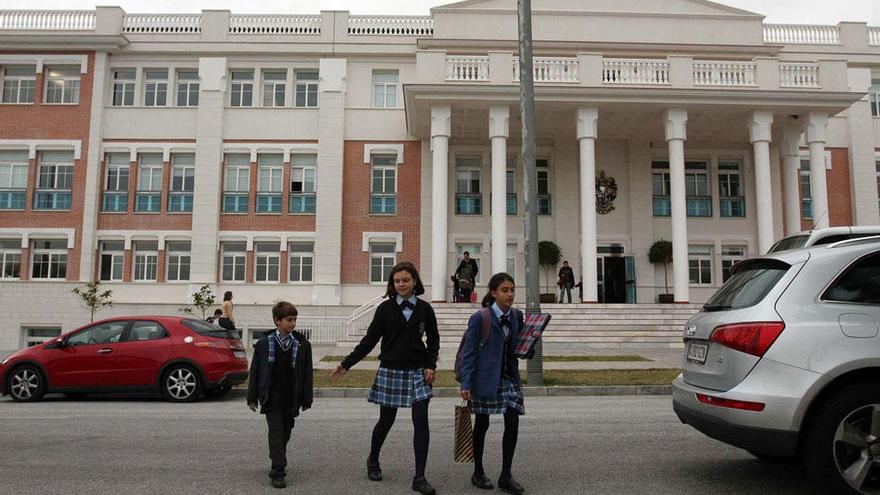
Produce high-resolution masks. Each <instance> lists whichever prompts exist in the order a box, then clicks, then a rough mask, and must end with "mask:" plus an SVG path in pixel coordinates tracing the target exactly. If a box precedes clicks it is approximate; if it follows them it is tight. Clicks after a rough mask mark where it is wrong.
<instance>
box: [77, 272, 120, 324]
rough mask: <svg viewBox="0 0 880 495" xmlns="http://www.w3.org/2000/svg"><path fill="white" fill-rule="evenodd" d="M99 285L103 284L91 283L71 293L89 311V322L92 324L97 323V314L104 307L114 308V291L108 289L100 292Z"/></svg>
mask: <svg viewBox="0 0 880 495" xmlns="http://www.w3.org/2000/svg"><path fill="white" fill-rule="evenodd" d="M99 285H101V282H89V283H87V284H86V285H85V287H75V288H74V289H73V290H72V291H71V292H73V293H74V294H76V295H78V296H79V298H80V299H82V302H83V304H84V305H85V307H86V308H88V309H89V316H90V318H91V320H89V321H92V322H94V321H95V313H97V312H98V311H100V310H101V308H103V307H104V306H110V307H111V308H112V307H113V301H112V300H111V298H112V297H113V291H112V290H109V289H108V290H105V291H104V292H99V290H100V289H99V287H98V286H99Z"/></svg>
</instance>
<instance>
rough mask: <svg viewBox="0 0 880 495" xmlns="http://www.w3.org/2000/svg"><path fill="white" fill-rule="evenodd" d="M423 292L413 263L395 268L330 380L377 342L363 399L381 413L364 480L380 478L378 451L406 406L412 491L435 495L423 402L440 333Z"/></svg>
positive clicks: (425, 403) (431, 379)
mask: <svg viewBox="0 0 880 495" xmlns="http://www.w3.org/2000/svg"><path fill="white" fill-rule="evenodd" d="M424 293H425V288H424V286H423V285H422V280H421V279H420V278H419V273H418V272H417V271H416V268H415V266H413V264H412V263H410V262H408V261H404V262H401V263H398V264H397V265H395V266H394V268H392V269H391V274H390V275H389V277H388V289H387V292H386V296H387V297H388V300H387V301H384V302H383V303H382V304H380V305H379V307H377V308H376V313H375V315H374V316H373V321H372V322H371V323H370V327H369V329H368V330H367V334H366V335H365V336H364V338H363V339H361V342H360V343H359V344H358V345H357V347H355V349H354V350H353V351H352V352H351V354H349V355H348V357H346V358H345V359H344V360H343V361H342V363H341V364H339V365H338V366H337V367H336V370H335V371H333V373H332V374H331V375H330V378H331V379H332V380H333V381H336V380H338V379H340V378H342V377H343V376H345V374H346V373H347V372H348V370H349V369H351V367H352V366H354V365H355V364H357V363H358V362H359V361H360V360H362V359H363V358H365V357H366V356H367V354H369V353H370V351H372V350H373V348H374V347H376V344H377V343H379V341H380V340H381V341H382V345H381V349H382V350H381V352H380V354H379V361H380V364H379V371H378V373H377V374H376V381H375V382H374V383H373V387H372V389H371V390H370V395H369V398H368V400H369V401H370V402H372V403H374V404H378V405H379V407H380V412H379V422H378V423H376V426H375V428H373V436H372V442H371V447H370V455H369V457H367V477H368V478H369V479H370V480H372V481H381V480H382V469H381V468H380V466H379V451H380V450H381V449H382V444H383V443H385V437H386V436H388V432H389V431H390V430H391V426H392V425H393V424H394V419H395V417H396V416H397V408H398V407H411V408H412V421H413V428H414V432H413V449H414V450H415V461H416V472H415V477H414V478H413V482H412V489H413V490H414V491H417V492H419V493H421V494H422V495H434V494H436V493H437V492H436V491H435V490H434V488H433V487H432V486H431V485H430V483H428V481H427V480H426V479H425V465H426V464H427V462H428V443H429V441H430V433H429V430H428V402H429V401H430V400H431V397H432V396H433V392H432V390H431V384H432V383H433V382H434V378H435V376H436V371H435V370H436V369H437V355H438V353H439V351H440V333H439V332H438V331H437V317H436V316H435V315H434V309H433V308H432V307H431V305H430V304H428V303H427V302H425V301H423V300H421V299H419V298H418V297H416V296H419V295H421V294H424ZM423 339H424V340H423Z"/></svg>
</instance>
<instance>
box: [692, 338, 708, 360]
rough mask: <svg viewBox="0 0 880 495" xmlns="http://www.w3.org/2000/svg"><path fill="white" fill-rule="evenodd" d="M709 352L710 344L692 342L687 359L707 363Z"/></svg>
mask: <svg viewBox="0 0 880 495" xmlns="http://www.w3.org/2000/svg"><path fill="white" fill-rule="evenodd" d="M708 352H709V346H708V345H707V344H695V343H691V344H690V345H689V346H688V352H687V360H688V361H691V362H694V363H698V364H705V363H706V354H707V353H708Z"/></svg>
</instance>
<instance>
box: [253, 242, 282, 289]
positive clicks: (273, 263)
mask: <svg viewBox="0 0 880 495" xmlns="http://www.w3.org/2000/svg"><path fill="white" fill-rule="evenodd" d="M280 250H281V245H280V244H279V243H277V242H258V243H256V244H255V245H254V251H256V253H255V256H254V264H255V266H254V268H255V269H254V281H256V282H278V280H279V278H278V274H279V270H280V269H281V268H280V267H281V254H280Z"/></svg>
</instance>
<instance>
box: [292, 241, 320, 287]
mask: <svg viewBox="0 0 880 495" xmlns="http://www.w3.org/2000/svg"><path fill="white" fill-rule="evenodd" d="M306 244H308V245H309V247H310V249H308V250H306V249H298V247H304V246H305V245H306ZM306 255H307V256H306ZM294 258H298V260H297V263H294ZM306 259H308V263H306V262H305V260H306ZM306 265H308V267H309V277H308V280H306V279H305V277H304V276H303V272H304V271H305V270H304V267H305V266H306ZM295 266H296V267H297V271H298V274H299V279H298V280H294V277H293V270H294V267H295ZM314 280H315V241H313V240H308V241H306V240H301V241H299V240H297V241H289V242H288V243H287V281H288V282H289V283H292V284H310V283H313V282H314Z"/></svg>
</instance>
